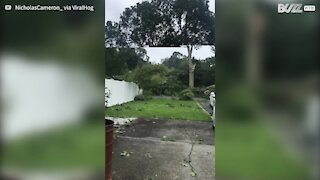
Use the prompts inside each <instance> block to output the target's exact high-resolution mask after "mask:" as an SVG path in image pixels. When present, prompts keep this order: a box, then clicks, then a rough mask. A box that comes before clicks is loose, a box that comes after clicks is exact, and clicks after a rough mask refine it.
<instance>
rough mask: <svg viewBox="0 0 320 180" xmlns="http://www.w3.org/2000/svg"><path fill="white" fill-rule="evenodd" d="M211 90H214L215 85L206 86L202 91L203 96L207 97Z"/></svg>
mask: <svg viewBox="0 0 320 180" xmlns="http://www.w3.org/2000/svg"><path fill="white" fill-rule="evenodd" d="M211 92H216V86H215V85H211V86H208V87H206V90H205V91H204V95H205V97H209V95H210V93H211Z"/></svg>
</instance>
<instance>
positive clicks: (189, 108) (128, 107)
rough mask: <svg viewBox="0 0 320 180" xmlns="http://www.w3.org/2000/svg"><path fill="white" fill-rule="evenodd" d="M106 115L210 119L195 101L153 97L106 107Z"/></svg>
mask: <svg viewBox="0 0 320 180" xmlns="http://www.w3.org/2000/svg"><path fill="white" fill-rule="evenodd" d="M105 114H106V116H111V117H141V118H160V119H162V118H163V119H179V120H199V121H210V120H211V118H210V116H209V115H208V114H207V113H206V112H204V111H203V110H202V109H201V108H200V107H199V106H198V105H197V103H196V102H195V101H180V100H172V99H152V100H146V101H133V102H129V103H126V104H122V105H117V106H113V107H110V108H107V109H106V113H105Z"/></svg>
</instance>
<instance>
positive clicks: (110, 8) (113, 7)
mask: <svg viewBox="0 0 320 180" xmlns="http://www.w3.org/2000/svg"><path fill="white" fill-rule="evenodd" d="M142 1H144V0H105V5H104V6H105V21H107V20H111V21H119V20H120V14H121V13H122V12H123V11H124V10H125V8H126V7H130V6H132V5H135V4H136V3H137V2H142ZM209 9H210V10H211V11H212V12H215V0H210V1H209Z"/></svg>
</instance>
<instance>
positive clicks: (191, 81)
mask: <svg viewBox="0 0 320 180" xmlns="http://www.w3.org/2000/svg"><path fill="white" fill-rule="evenodd" d="M187 49H188V61H189V88H194V69H195V65H194V64H193V63H192V50H193V46H192V45H188V46H187Z"/></svg>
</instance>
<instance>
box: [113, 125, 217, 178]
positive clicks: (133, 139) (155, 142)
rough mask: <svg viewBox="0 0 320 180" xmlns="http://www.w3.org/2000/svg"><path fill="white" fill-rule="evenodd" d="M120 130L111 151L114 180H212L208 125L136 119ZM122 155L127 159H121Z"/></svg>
mask: <svg viewBox="0 0 320 180" xmlns="http://www.w3.org/2000/svg"><path fill="white" fill-rule="evenodd" d="M121 128H122V129H123V133H122V134H118V135H117V136H116V139H115V142H114V149H113V179H114V180H127V179H130V180H145V179H146V180H172V179H174V180H194V179H195V180H197V179H199V180H213V179H214V175H215V174H214V154H215V151H214V133H213V130H212V128H211V123H210V122H195V121H174V120H150V119H148V120H145V119H137V120H136V121H134V122H132V124H131V125H130V126H126V127H121ZM163 136H166V137H168V141H167V139H163V138H162V137H163ZM123 151H127V152H129V153H130V156H129V157H123V156H121V155H120V154H121V152H123ZM185 164H187V166H186V165H185ZM192 172H194V173H196V176H194V177H193V176H192Z"/></svg>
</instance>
